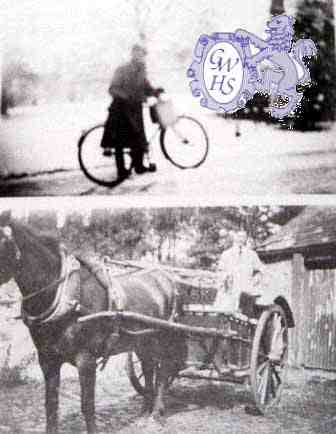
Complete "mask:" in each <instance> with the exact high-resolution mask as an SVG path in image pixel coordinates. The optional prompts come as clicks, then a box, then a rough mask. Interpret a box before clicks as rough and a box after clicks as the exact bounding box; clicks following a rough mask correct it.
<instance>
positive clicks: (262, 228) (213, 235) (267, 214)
mask: <svg viewBox="0 0 336 434" xmlns="http://www.w3.org/2000/svg"><path fill="white" fill-rule="evenodd" d="M301 210H302V207H283V206H241V207H224V208H223V207H218V208H216V207H214V208H201V209H200V211H199V213H198V217H197V219H196V227H197V235H196V236H195V241H194V243H193V244H192V245H191V246H190V249H189V254H190V256H191V257H192V258H193V259H194V262H193V265H194V266H195V267H201V268H206V269H209V268H212V267H213V266H214V265H215V264H216V262H217V260H218V258H219V256H220V254H221V253H222V252H223V250H226V249H227V248H228V247H229V246H230V244H231V242H232V240H231V234H230V232H231V231H233V232H235V231H238V230H245V231H246V232H247V235H248V238H249V241H250V243H251V244H252V245H253V247H256V246H257V245H258V244H259V243H260V242H262V241H264V240H265V239H266V238H267V237H269V236H270V235H271V234H273V233H274V232H275V231H276V230H277V228H279V227H280V226H281V225H283V224H285V223H287V222H288V221H289V220H290V219H291V218H293V217H294V216H295V215H297V214H298V213H299V212H301ZM222 229H225V230H226V236H224V237H223V236H221V237H220V236H219V232H220V231H221V230H222Z"/></svg>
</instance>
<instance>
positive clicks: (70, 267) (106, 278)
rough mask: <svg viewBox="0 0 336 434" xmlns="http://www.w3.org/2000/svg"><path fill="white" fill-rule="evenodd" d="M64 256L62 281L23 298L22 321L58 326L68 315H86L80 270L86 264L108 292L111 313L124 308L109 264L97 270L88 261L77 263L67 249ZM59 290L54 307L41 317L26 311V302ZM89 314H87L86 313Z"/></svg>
mask: <svg viewBox="0 0 336 434" xmlns="http://www.w3.org/2000/svg"><path fill="white" fill-rule="evenodd" d="M60 254H61V273H60V277H59V278H58V279H56V280H55V281H53V282H51V283H50V284H49V285H47V286H45V287H43V288H41V289H39V290H37V291H35V292H33V293H32V294H29V295H27V296H24V297H22V298H21V302H22V303H21V315H20V318H21V319H22V320H23V322H24V323H25V324H26V325H27V326H32V325H42V324H47V323H51V322H56V321H58V320H60V319H62V318H64V317H65V316H66V315H68V314H71V313H74V312H76V313H77V314H79V315H80V314H81V313H82V309H83V307H82V306H81V303H80V301H81V296H80V268H81V264H84V265H85V266H86V268H87V269H88V270H89V271H90V272H91V273H92V274H93V275H94V276H95V277H96V279H97V280H98V282H99V283H100V285H101V286H102V287H103V288H104V290H105V291H106V298H107V309H108V310H112V311H115V310H122V309H123V306H124V292H123V289H122V287H121V285H120V283H119V281H118V279H116V278H115V276H114V275H113V273H112V270H111V267H109V266H108V265H106V264H105V262H103V263H101V264H98V266H97V265H96V266H93V265H91V264H89V263H88V262H87V261H83V260H82V259H77V258H76V257H75V256H73V255H71V254H68V253H67V252H66V250H65V248H64V247H62V248H61V249H60ZM55 288H56V295H55V297H54V300H53V302H52V304H51V305H50V306H49V307H48V308H47V309H46V310H45V311H44V312H42V313H40V314H38V315H31V314H29V313H28V312H27V311H26V310H25V308H24V302H25V301H28V300H31V299H33V298H34V297H37V296H39V295H42V294H43V293H46V292H47V291H49V290H52V289H55ZM84 313H85V312H84Z"/></svg>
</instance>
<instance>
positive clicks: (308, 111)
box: [291, 0, 336, 130]
mask: <svg viewBox="0 0 336 434" xmlns="http://www.w3.org/2000/svg"><path fill="white" fill-rule="evenodd" d="M297 10H298V12H297V15H296V22H295V32H296V38H297V39H299V38H310V39H312V40H313V41H314V42H315V44H316V46H317V50H318V54H317V59H313V60H312V61H310V62H309V64H310V72H311V78H312V85H311V86H310V87H309V88H308V89H305V90H304V98H303V100H302V103H301V107H300V109H299V110H297V114H296V116H295V117H294V119H293V120H292V121H291V123H292V124H293V126H294V127H295V128H297V129H302V130H312V129H316V128H317V127H318V123H319V122H323V121H331V120H334V119H335V103H336V84H335V80H336V62H335V30H334V12H333V2H332V1H330V0H328V1H326V0H324V1H323V0H300V2H299V3H298V9H297Z"/></svg>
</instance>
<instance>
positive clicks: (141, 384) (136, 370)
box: [126, 352, 177, 395]
mask: <svg viewBox="0 0 336 434" xmlns="http://www.w3.org/2000/svg"><path fill="white" fill-rule="evenodd" d="M126 371H127V375H128V378H129V380H130V382H131V384H132V386H133V387H134V389H135V390H136V391H137V392H138V393H139V394H140V395H145V376H144V374H143V372H142V365H141V361H140V360H139V358H138V356H137V355H136V354H135V353H134V352H129V353H128V354H127V363H126ZM176 377H177V375H172V376H171V377H169V379H168V387H170V386H171V385H172V383H173V381H174V380H175V378H176ZM155 383H156V375H155V372H154V384H155Z"/></svg>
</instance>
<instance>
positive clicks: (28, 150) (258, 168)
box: [0, 94, 336, 194]
mask: <svg viewBox="0 0 336 434" xmlns="http://www.w3.org/2000/svg"><path fill="white" fill-rule="evenodd" d="M169 96H170V97H171V98H172V100H173V101H174V105H175V106H176V109H177V112H178V113H182V112H183V113H188V114H191V115H193V116H194V117H196V118H197V119H199V120H200V121H201V122H202V124H203V125H204V126H205V128H206V129H207V132H208V135H209V139H210V152H209V155H208V158H207V160H206V161H205V163H204V165H202V166H201V167H200V168H198V169H197V170H193V171H181V170H179V169H176V168H174V166H172V165H171V164H170V163H169V162H168V161H166V160H165V159H164V157H163V155H162V153H161V151H160V149H159V146H158V145H157V144H156V145H154V152H153V154H154V155H153V159H154V161H155V162H156V163H157V164H158V167H159V171H158V172H157V173H156V174H152V178H153V179H152V178H151V183H153V182H154V184H155V188H154V187H152V190H151V192H152V193H153V194H155V193H158V192H160V194H161V193H169V192H170V190H171V192H176V191H178V192H179V194H182V193H183V194H184V193H185V194H189V193H190V192H191V191H195V192H200V191H201V190H200V189H201V186H202V185H205V184H204V180H205V179H207V183H206V185H205V187H206V188H207V189H208V187H209V186H210V185H211V189H212V191H213V192H215V191H217V192H218V193H221V192H222V193H223V192H231V193H232V194H235V193H236V192H237V194H241V193H242V194H251V193H254V194H259V193H260V192H262V191H266V192H267V191H268V192H271V191H272V192H278V193H288V192H289V191H291V185H290V184H291V182H292V181H290V180H289V181H288V182H287V175H286V173H287V172H288V171H290V172H291V174H292V175H293V176H294V175H295V174H298V175H297V176H296V175H295V176H296V177H299V178H300V179H301V178H302V173H303V172H302V171H305V172H307V173H304V176H306V175H307V176H308V173H310V175H309V177H308V178H307V180H306V181H303V182H304V184H305V185H306V183H307V181H309V191H308V188H307V189H306V188H305V186H304V185H301V184H302V182H301V181H300V179H298V180H294V181H295V182H296V183H297V182H299V184H300V185H299V186H296V187H295V188H296V190H298V191H300V192H307V193H309V192H312V191H317V190H318V185H317V184H321V182H322V183H323V182H324V181H323V180H324V178H325V176H326V175H325V173H326V172H325V169H326V168H327V169H328V173H329V175H328V176H329V178H330V179H329V181H328V186H327V187H325V188H322V190H327V191H329V190H330V186H329V184H330V185H331V184H334V181H333V179H334V175H333V172H332V171H333V170H334V168H335V158H336V152H335V151H336V147H335V145H336V127H335V125H334V126H333V127H332V128H331V129H329V130H325V131H323V132H312V133H301V132H297V131H295V132H294V131H284V130H280V129H279V128H277V127H276V126H272V125H266V124H264V123H253V122H250V121H240V122H239V123H238V122H237V121H235V120H233V119H223V118H220V117H218V116H216V114H215V113H214V112H211V111H209V110H207V109H204V108H201V107H200V105H199V102H198V100H196V99H194V98H193V97H192V96H191V95H181V94H176V95H169ZM108 105H109V100H108V98H106V99H105V100H98V101H95V100H87V101H83V102H81V103H72V104H70V103H68V104H66V103H62V104H61V103H59V104H53V105H52V104H50V105H41V106H37V107H27V108H25V109H24V110H21V112H19V111H18V112H16V113H13V115H12V116H11V117H10V118H9V119H4V120H3V121H2V123H1V129H0V174H1V175H2V176H6V175H8V174H16V175H19V174H22V173H26V174H36V173H39V172H44V171H52V170H56V169H78V168H79V166H78V158H77V141H78V139H79V136H80V134H81V132H82V131H83V130H84V129H86V128H89V127H90V126H93V125H94V124H96V123H99V122H103V121H104V120H105V118H106V114H107V111H106V109H107V107H108ZM145 124H146V131H147V136H148V137H150V136H151V132H152V131H153V128H157V127H156V126H154V125H153V124H151V122H150V120H149V116H148V110H147V109H145ZM238 124H239V129H240V131H241V136H240V137H237V136H236V135H235V131H236V128H237V126H238ZM314 170H315V171H316V172H318V173H316V175H318V178H316V182H315V178H314V174H313V173H312V172H311V171H314ZM299 173H301V175H299ZM78 174H79V175H78V176H81V174H80V172H78ZM280 175H284V176H285V178H286V179H285V180H284V182H282V181H281V182H282V184H281V185H280V184H279V185H277V178H276V177H277V176H280ZM83 178H84V177H83ZM145 178H146V179H145V180H144V181H141V183H143V182H149V181H150V179H149V178H150V176H149V175H148V176H147V177H145ZM288 179H289V178H288ZM290 179H292V178H290ZM55 180H56V178H55ZM49 181H50V182H52V179H50V180H49ZM274 181H275V182H274ZM294 181H293V182H294ZM65 182H66V181H65ZM139 182H140V180H139ZM265 183H267V185H266V184H265ZM70 184H71V183H70ZM128 184H130V185H128ZM131 184H132V186H133V187H134V186H135V180H130V181H129V182H126V183H125V185H123V186H122V187H121V190H122V189H126V190H127V189H129V188H131V189H132V186H131ZM154 184H153V185H154ZM283 184H286V185H285V187H284V185H283ZM287 184H288V185H287ZM170 186H171V187H170ZM43 188H44V187H43ZM50 188H51V187H50ZM50 188H49V187H45V188H44V190H41V191H42V192H43V193H42V194H49V193H48V191H47V190H48V189H50ZM69 188H70V190H69ZM69 188H68V189H67V187H64V188H63V190H62V189H61V190H62V191H60V192H59V193H58V194H76V193H75V192H74V191H73V189H71V187H69ZM146 188H147V187H146ZM68 190H69V191H68ZM82 190H83V189H82ZM84 190H85V189H84ZM84 190H83V191H84ZM44 191H45V193H44ZM104 191H106V189H104ZM127 191H128V190H127ZM127 191H125V192H127ZM96 192H97V193H99V192H98V190H97V191H96ZM120 193H121V194H122V193H123V191H120ZM50 194H57V193H50Z"/></svg>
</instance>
